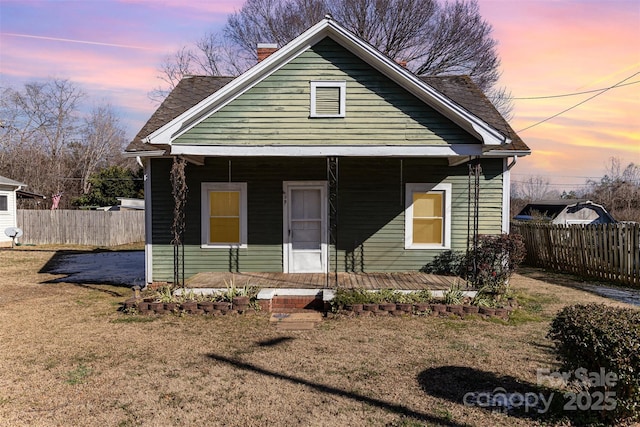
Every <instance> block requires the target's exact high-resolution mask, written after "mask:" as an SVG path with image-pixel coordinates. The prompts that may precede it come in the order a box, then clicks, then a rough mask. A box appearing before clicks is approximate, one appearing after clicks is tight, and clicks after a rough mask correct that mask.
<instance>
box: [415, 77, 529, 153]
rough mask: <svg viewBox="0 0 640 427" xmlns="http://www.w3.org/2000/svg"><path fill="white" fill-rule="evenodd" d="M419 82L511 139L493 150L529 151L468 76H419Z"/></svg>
mask: <svg viewBox="0 0 640 427" xmlns="http://www.w3.org/2000/svg"><path fill="white" fill-rule="evenodd" d="M420 80H422V81H423V82H425V83H426V84H428V85H429V86H431V87H432V88H434V89H435V90H437V91H438V92H440V93H441V94H443V95H444V96H446V97H447V98H449V99H450V100H452V101H453V102H455V103H456V104H458V105H459V106H461V107H462V108H464V109H465V110H467V111H469V112H470V113H471V114H473V115H475V116H477V117H479V118H480V119H482V120H484V121H485V122H486V123H488V124H489V125H490V126H492V127H493V128H495V129H496V130H497V131H498V132H500V133H501V134H503V135H505V136H506V137H508V138H509V139H511V143H510V144H507V145H501V146H499V147H495V149H499V150H529V147H528V146H527V145H526V144H525V143H524V141H522V139H520V137H519V136H518V134H517V133H516V132H515V131H514V130H513V129H512V128H511V126H510V125H509V123H508V122H507V121H506V120H505V119H504V117H502V114H500V112H498V110H497V109H496V107H495V106H494V105H493V103H491V101H490V100H489V98H487V96H486V95H485V94H484V92H482V90H480V88H479V87H478V86H477V85H476V84H475V83H474V82H473V80H471V78H470V77H469V76H420ZM493 148H494V147H491V148H490V149H493Z"/></svg>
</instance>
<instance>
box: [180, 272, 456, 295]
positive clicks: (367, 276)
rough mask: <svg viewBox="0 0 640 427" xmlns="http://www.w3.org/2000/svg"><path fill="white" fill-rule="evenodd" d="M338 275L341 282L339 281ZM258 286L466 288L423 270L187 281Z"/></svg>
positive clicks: (205, 276) (223, 275) (212, 275)
mask: <svg viewBox="0 0 640 427" xmlns="http://www.w3.org/2000/svg"><path fill="white" fill-rule="evenodd" d="M336 277H337V283H336ZM231 283H233V284H234V285H235V286H236V287H243V286H245V285H248V286H257V287H259V288H262V289H265V288H269V289H310V290H312V289H318V290H319V289H327V288H329V289H336V288H346V289H366V290H377V289H394V290H403V291H419V290H423V289H428V290H430V291H436V290H441V291H442V290H446V289H449V288H450V287H451V286H453V285H459V286H460V287H461V288H464V287H466V282H465V281H464V279H461V278H459V277H453V276H440V275H436V274H428V273H422V272H407V273H344V272H340V273H337V275H336V273H329V274H324V273H268V272H244V273H230V272H204V273H198V274H196V275H194V276H192V277H191V278H189V279H188V280H187V282H186V286H187V287H189V288H226V287H227V285H228V284H231Z"/></svg>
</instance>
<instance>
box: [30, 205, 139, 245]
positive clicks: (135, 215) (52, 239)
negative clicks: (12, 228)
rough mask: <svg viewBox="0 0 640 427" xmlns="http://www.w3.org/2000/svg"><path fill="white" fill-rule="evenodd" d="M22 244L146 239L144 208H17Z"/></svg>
mask: <svg viewBox="0 0 640 427" xmlns="http://www.w3.org/2000/svg"><path fill="white" fill-rule="evenodd" d="M18 227H20V228H21V229H22V231H23V232H24V234H23V236H22V237H21V238H20V239H19V241H20V243H23V244H35V245H45V244H71V245H89V246H116V245H124V244H127V243H135V242H144V211H112V212H105V211H80V210H62V209H60V210H53V211H52V210H28V209H19V210H18Z"/></svg>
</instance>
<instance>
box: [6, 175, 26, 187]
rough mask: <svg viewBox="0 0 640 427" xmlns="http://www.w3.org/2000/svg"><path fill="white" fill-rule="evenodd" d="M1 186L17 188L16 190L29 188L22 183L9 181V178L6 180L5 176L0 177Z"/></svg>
mask: <svg viewBox="0 0 640 427" xmlns="http://www.w3.org/2000/svg"><path fill="white" fill-rule="evenodd" d="M0 185H4V186H7V187H16V188H19V187H26V186H27V184H23V183H21V182H18V181H14V180H13V179H9V178H6V177H4V176H0Z"/></svg>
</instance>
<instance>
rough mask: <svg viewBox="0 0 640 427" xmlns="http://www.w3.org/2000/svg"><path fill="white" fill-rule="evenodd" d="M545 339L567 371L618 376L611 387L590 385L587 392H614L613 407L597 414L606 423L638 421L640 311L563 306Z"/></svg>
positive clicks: (604, 306) (588, 305) (639, 398)
mask: <svg viewBox="0 0 640 427" xmlns="http://www.w3.org/2000/svg"><path fill="white" fill-rule="evenodd" d="M548 337H549V338H550V339H551V340H553V341H554V344H555V347H556V351H557V352H558V358H559V360H560V361H561V362H562V363H563V368H564V369H566V370H567V372H575V371H576V370H577V369H579V368H583V369H585V370H587V371H589V372H601V369H604V371H606V372H610V373H614V374H616V375H617V381H616V382H615V385H613V386H610V387H609V386H607V385H604V386H590V385H589V384H588V383H587V384H584V386H585V387H586V388H588V389H589V390H590V391H593V390H596V389H598V390H600V391H608V392H614V393H615V398H616V407H615V409H614V410H613V411H603V412H601V413H599V414H598V415H599V416H600V417H601V418H603V419H605V420H606V421H614V420H621V419H638V418H640V311H638V310H635V309H630V308H619V307H610V306H606V305H604V304H586V305H582V304H578V305H573V306H568V307H565V308H564V309H563V310H561V311H560V312H559V313H558V314H557V316H556V317H555V319H554V320H553V322H552V324H551V329H550V331H549V334H548Z"/></svg>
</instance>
